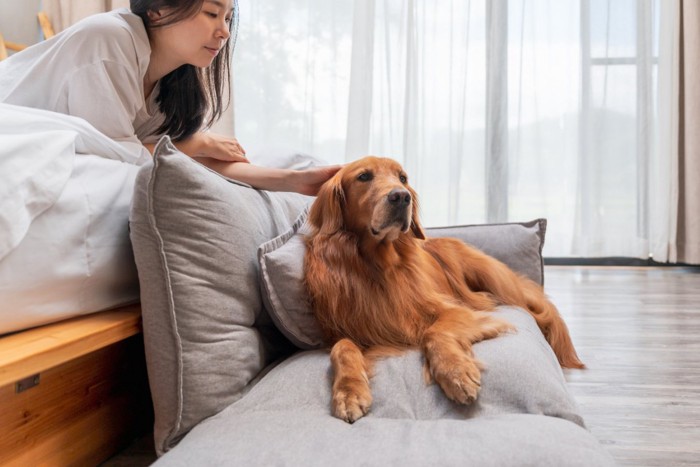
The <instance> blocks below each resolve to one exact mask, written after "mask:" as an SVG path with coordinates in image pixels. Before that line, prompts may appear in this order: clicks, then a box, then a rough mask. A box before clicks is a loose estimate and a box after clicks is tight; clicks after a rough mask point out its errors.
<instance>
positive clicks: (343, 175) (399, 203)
mask: <svg viewBox="0 0 700 467" xmlns="http://www.w3.org/2000/svg"><path fill="white" fill-rule="evenodd" d="M309 222H310V223H311V225H312V226H313V227H315V228H316V229H317V232H319V233H320V234H325V235H331V234H333V233H335V232H337V231H340V230H345V231H348V232H352V233H355V234H357V235H359V236H361V237H366V236H369V237H371V238H374V239H376V240H377V241H383V240H387V241H393V240H395V239H397V238H398V237H399V236H400V235H401V234H406V233H408V232H409V231H410V232H412V233H413V235H414V236H415V237H417V238H421V239H424V238H425V234H424V233H423V228H422V227H421V225H420V222H419V221H418V198H417V196H416V192H415V191H414V190H413V188H411V187H410V186H409V184H408V177H407V175H406V172H404V170H403V168H402V167H401V165H400V164H399V163H398V162H396V161H394V160H392V159H386V158H379V157H371V156H368V157H365V158H363V159H359V160H357V161H355V162H352V163H350V164H348V165H346V166H344V167H343V168H342V169H341V170H340V171H339V172H338V173H337V174H335V176H333V178H331V179H330V180H329V181H328V182H326V183H325V184H324V185H323V187H321V190H320V191H319V193H318V197H317V198H316V201H315V202H314V204H313V206H312V207H311V211H310V213H309Z"/></svg>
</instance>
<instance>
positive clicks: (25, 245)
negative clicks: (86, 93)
mask: <svg viewBox="0 0 700 467" xmlns="http://www.w3.org/2000/svg"><path fill="white" fill-rule="evenodd" d="M105 111H109V109H105ZM149 157H150V156H149V155H148V152H147V151H146V150H145V149H144V148H143V147H142V146H140V145H129V144H123V143H117V142H115V141H113V140H111V139H109V138H108V137H106V136H104V135H103V134H102V133H100V132H99V131H97V130H96V129H95V128H93V127H92V126H91V125H90V124H88V123H87V122H86V121H84V120H82V119H79V118H75V117H70V116H67V115H63V114H58V113H54V112H48V111H43V110H37V109H31V108H26V107H18V106H13V105H8V104H2V103H0V334H3V333H7V332H11V331H16V330H20V329H24V328H27V327H31V326H36V325H40V324H44V323H48V322H52V321H56V320H59V319H64V318H67V317H70V316H75V315H79V314H85V313H90V312H94V311H99V310H103V309H107V308H111V307H115V306H118V305H121V304H125V303H128V302H133V301H135V300H137V299H138V280H137V277H136V270H135V266H134V262H133V257H132V254H131V246H130V243H129V238H128V215H129V206H130V203H131V196H132V190H133V183H134V179H135V176H136V172H137V170H138V167H139V166H140V165H141V164H143V163H144V162H145V161H146V160H148V158H149Z"/></svg>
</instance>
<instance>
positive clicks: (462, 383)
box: [435, 361, 481, 404]
mask: <svg viewBox="0 0 700 467" xmlns="http://www.w3.org/2000/svg"><path fill="white" fill-rule="evenodd" d="M435 380H436V381H437V382H438V384H439V385H440V387H441V388H442V390H443V392H444V393H445V395H446V396H447V397H448V398H449V399H451V400H453V401H455V402H457V403H459V404H471V403H472V402H474V401H475V400H476V397H477V395H478V394H479V390H480V389H481V372H480V371H479V367H478V365H477V364H476V362H474V361H467V362H464V363H463V364H462V365H461V366H459V367H454V368H451V369H450V370H449V371H447V372H445V373H442V374H440V373H438V374H435Z"/></svg>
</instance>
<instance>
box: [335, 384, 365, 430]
mask: <svg viewBox="0 0 700 467" xmlns="http://www.w3.org/2000/svg"><path fill="white" fill-rule="evenodd" d="M371 405H372V396H370V395H369V394H366V395H363V394H355V393H349V392H344V391H341V392H338V393H337V394H335V395H334V396H333V415H334V416H335V417H337V418H340V419H341V420H345V421H346V422H348V423H355V422H356V421H357V420H359V419H360V418H362V417H363V416H365V415H366V414H367V412H369V408H370V406H371Z"/></svg>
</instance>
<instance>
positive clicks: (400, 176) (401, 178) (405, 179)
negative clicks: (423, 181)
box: [399, 175, 408, 183]
mask: <svg viewBox="0 0 700 467" xmlns="http://www.w3.org/2000/svg"><path fill="white" fill-rule="evenodd" d="M399 181H400V182H401V183H406V182H408V178H406V176H405V175H399Z"/></svg>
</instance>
